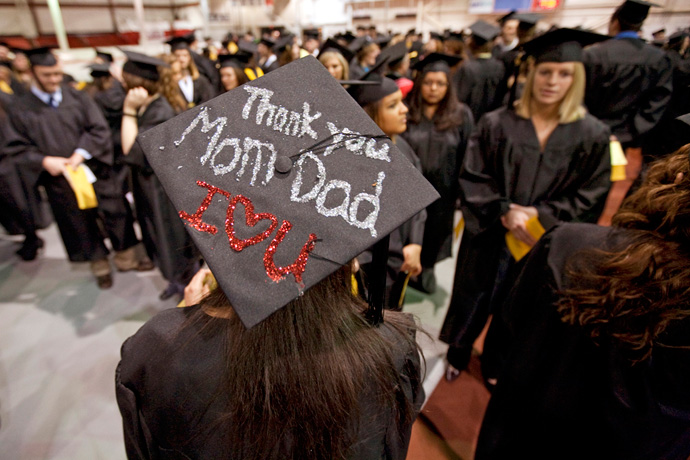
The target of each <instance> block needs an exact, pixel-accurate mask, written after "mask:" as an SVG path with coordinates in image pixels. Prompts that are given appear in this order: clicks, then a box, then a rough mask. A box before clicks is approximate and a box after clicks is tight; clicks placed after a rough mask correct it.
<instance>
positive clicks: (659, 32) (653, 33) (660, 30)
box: [652, 27, 666, 35]
mask: <svg viewBox="0 0 690 460" xmlns="http://www.w3.org/2000/svg"><path fill="white" fill-rule="evenodd" d="M663 33H666V28H665V27H662V28H661V29H659V30H655V31H654V32H652V35H658V34H663Z"/></svg>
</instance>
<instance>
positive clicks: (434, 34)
mask: <svg viewBox="0 0 690 460" xmlns="http://www.w3.org/2000/svg"><path fill="white" fill-rule="evenodd" d="M429 38H431V39H433V40H441V41H443V35H441V34H440V33H438V32H429Z"/></svg>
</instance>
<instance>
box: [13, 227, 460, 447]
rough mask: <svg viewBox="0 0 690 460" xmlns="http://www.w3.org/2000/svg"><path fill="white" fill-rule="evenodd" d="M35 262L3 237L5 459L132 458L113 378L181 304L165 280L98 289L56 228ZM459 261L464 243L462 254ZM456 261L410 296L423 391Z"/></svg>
mask: <svg viewBox="0 0 690 460" xmlns="http://www.w3.org/2000/svg"><path fill="white" fill-rule="evenodd" d="M39 235H40V236H41V237H42V238H43V239H44V240H45V242H46V248H45V250H44V252H43V253H41V254H40V255H39V257H38V258H37V259H36V260H35V261H31V262H24V261H22V260H21V259H19V257H18V256H16V255H15V251H16V250H17V249H18V248H19V246H20V242H21V241H22V240H23V238H21V237H19V238H17V237H12V236H8V235H4V234H0V318H1V319H0V459H8V460H9V459H12V460H41V459H55V460H58V459H59V460H62V459H64V460H81V459H84V460H86V459H88V460H92V459H103V460H106V459H107V460H110V459H112V460H122V459H125V458H126V457H125V451H124V445H123V440H122V429H121V425H120V423H121V419H120V414H119V411H118V408H117V404H116V402H115V391H114V374H115V367H116V366H117V363H118V360H119V356H120V346H121V344H122V342H123V341H124V340H125V339H126V338H127V337H129V336H131V335H132V334H134V333H135V332H136V331H137V329H139V327H140V326H141V325H142V324H143V323H144V322H145V321H146V320H148V319H149V318H151V316H153V315H154V314H156V313H157V312H159V311H161V310H164V309H167V308H174V307H175V306H176V301H174V300H172V299H171V300H168V301H166V302H161V301H160V300H158V293H159V292H160V291H161V290H162V289H163V288H164V287H165V286H166V283H165V281H164V280H163V278H162V277H161V276H160V273H159V272H158V271H152V272H147V273H136V272H129V273H115V276H114V285H113V287H112V289H110V290H107V291H101V290H99V289H98V288H97V286H96V284H95V281H94V280H93V278H92V276H91V273H90V271H89V267H88V264H72V263H69V262H68V261H67V257H66V254H65V251H64V248H63V246H62V242H61V240H60V237H59V235H58V232H57V229H56V227H55V225H54V224H53V225H51V226H50V227H48V228H47V229H45V230H42V231H40V232H39ZM455 253H457V242H456V244H455V251H454V254H455ZM454 269H455V260H454V259H447V260H445V261H443V262H441V263H439V264H438V265H437V267H436V275H437V280H438V290H437V292H436V293H435V294H433V295H424V294H422V293H420V292H418V291H415V290H413V289H409V290H408V294H407V298H406V305H405V307H404V310H405V311H409V312H411V313H413V314H415V315H417V316H418V318H419V320H420V322H421V324H422V325H423V327H424V328H425V329H426V330H427V331H428V332H429V336H428V337H426V336H424V335H420V336H419V343H420V345H421V347H422V349H423V351H424V355H425V358H426V361H427V368H428V369H427V373H426V380H425V389H426V391H427V395H428V394H430V393H431V391H432V390H433V388H434V387H435V385H436V383H437V382H438V379H440V378H441V376H442V374H443V360H442V358H443V355H444V353H445V349H446V346H445V345H444V344H442V343H440V342H439V341H438V340H437V339H436V337H437V336H438V331H439V329H440V326H441V323H442V322H443V318H444V316H445V312H446V310H447V307H448V301H449V293H450V288H451V286H452V278H453V271H454Z"/></svg>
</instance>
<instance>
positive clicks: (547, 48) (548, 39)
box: [523, 28, 610, 64]
mask: <svg viewBox="0 0 690 460" xmlns="http://www.w3.org/2000/svg"><path fill="white" fill-rule="evenodd" d="M609 38H610V37H608V36H606V35H601V34H595V33H593V32H586V31H584V30H577V29H566V28H562V29H557V30H554V31H553V32H547V33H545V34H543V35H540V36H538V37H536V38H533V39H532V40H530V41H528V42H527V43H525V44H524V45H523V50H524V51H525V53H526V54H527V55H529V56H534V58H535V60H536V63H537V64H539V63H540V62H573V61H574V62H582V49H583V48H584V47H585V46H589V45H592V44H594V43H597V42H601V41H604V40H608V39H609Z"/></svg>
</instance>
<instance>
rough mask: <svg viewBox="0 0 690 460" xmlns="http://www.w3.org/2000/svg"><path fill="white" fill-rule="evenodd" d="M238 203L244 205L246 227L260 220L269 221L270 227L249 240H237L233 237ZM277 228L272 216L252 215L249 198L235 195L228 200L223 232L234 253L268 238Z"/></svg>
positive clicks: (252, 207)
mask: <svg viewBox="0 0 690 460" xmlns="http://www.w3.org/2000/svg"><path fill="white" fill-rule="evenodd" d="M238 202H239V203H242V204H243V205H244V214H245V221H246V222H247V225H248V226H250V227H253V226H254V225H256V224H257V222H259V221H260V220H266V219H268V220H270V221H271V225H270V226H269V227H268V228H267V229H266V230H265V231H263V232H261V233H259V234H258V235H254V236H252V237H251V238H247V239H245V240H242V239H239V238H237V237H236V236H235V207H236V206H237V203H238ZM277 226H278V219H277V218H276V216H274V215H273V214H270V213H268V212H262V213H259V214H254V205H253V204H252V201H251V200H250V199H249V198H247V197H245V196H242V195H235V196H234V197H233V198H232V199H231V200H230V204H229V205H228V212H227V214H226V218H225V232H226V233H227V234H228V242H229V243H230V247H231V248H232V249H234V250H235V251H237V252H239V251H241V250H243V249H244V248H246V247H247V246H251V245H253V244H256V243H260V242H261V241H263V240H265V239H266V238H268V237H269V235H270V234H271V233H273V230H275V228H276V227H277Z"/></svg>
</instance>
